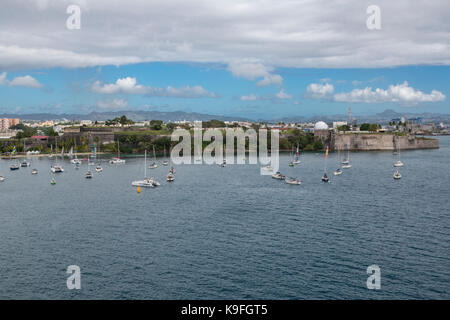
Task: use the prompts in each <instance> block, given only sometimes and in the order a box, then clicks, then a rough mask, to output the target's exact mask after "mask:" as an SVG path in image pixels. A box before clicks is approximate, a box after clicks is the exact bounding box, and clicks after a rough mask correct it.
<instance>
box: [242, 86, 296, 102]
mask: <svg viewBox="0 0 450 320" xmlns="http://www.w3.org/2000/svg"><path fill="white" fill-rule="evenodd" d="M289 99H292V95H290V94H288V93H286V92H285V91H284V89H281V90H280V92H278V93H276V94H274V95H271V94H267V95H264V96H258V95H256V94H253V93H252V94H249V95H246V96H241V97H240V100H241V101H256V100H289Z"/></svg>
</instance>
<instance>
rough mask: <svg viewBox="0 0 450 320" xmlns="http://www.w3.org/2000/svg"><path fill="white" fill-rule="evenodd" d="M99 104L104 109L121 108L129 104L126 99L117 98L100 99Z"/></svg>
mask: <svg viewBox="0 0 450 320" xmlns="http://www.w3.org/2000/svg"><path fill="white" fill-rule="evenodd" d="M97 106H98V107H99V108H100V109H103V110H121V109H123V108H125V107H126V106H128V102H127V101H126V100H124V99H120V98H116V99H112V100H108V99H107V100H100V101H98V102H97Z"/></svg>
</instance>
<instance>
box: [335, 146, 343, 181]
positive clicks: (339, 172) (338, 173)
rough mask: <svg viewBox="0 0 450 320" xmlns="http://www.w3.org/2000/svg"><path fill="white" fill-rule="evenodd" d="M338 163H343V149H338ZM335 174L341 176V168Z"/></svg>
mask: <svg viewBox="0 0 450 320" xmlns="http://www.w3.org/2000/svg"><path fill="white" fill-rule="evenodd" d="M338 161H339V162H340V161H341V149H338ZM333 174H334V175H335V176H340V175H341V174H342V170H341V168H337V169H336V170H334V172H333Z"/></svg>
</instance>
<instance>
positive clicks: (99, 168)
mask: <svg viewBox="0 0 450 320" xmlns="http://www.w3.org/2000/svg"><path fill="white" fill-rule="evenodd" d="M95 171H97V172H102V171H103V168H102V167H101V166H96V167H95Z"/></svg>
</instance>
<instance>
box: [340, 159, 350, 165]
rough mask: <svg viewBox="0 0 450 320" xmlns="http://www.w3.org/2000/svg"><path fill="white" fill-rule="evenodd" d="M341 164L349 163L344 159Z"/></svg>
mask: <svg viewBox="0 0 450 320" xmlns="http://www.w3.org/2000/svg"><path fill="white" fill-rule="evenodd" d="M341 163H342V164H349V163H350V161H349V160H348V159H344V160H342V162H341Z"/></svg>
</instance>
